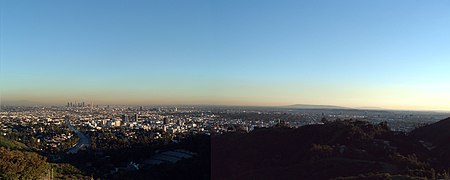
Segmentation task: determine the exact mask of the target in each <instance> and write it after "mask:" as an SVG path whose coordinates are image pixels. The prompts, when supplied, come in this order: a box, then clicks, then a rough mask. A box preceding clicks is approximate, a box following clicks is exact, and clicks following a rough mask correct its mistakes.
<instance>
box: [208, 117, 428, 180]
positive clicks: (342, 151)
mask: <svg viewBox="0 0 450 180" xmlns="http://www.w3.org/2000/svg"><path fill="white" fill-rule="evenodd" d="M211 143H212V146H211V150H212V179H249V178H253V179H332V178H349V179H352V178H353V179H364V178H368V179H370V178H375V179H377V178H378V179H380V178H381V179H389V178H392V177H397V178H412V177H416V178H432V177H433V176H436V175H437V174H436V171H435V170H434V169H433V167H432V164H431V163H430V162H429V159H431V157H430V154H429V151H428V150H427V149H426V148H424V147H423V146H422V145H421V144H420V143H419V142H418V141H416V140H415V139H413V138H411V137H409V136H406V135H405V134H402V133H396V132H392V131H390V130H389V128H388V127H387V125H386V124H384V123H381V124H378V125H372V124H369V123H368V122H363V121H354V120H345V121H336V122H329V123H326V124H324V125H309V126H303V127H300V128H297V129H291V128H286V127H277V128H267V129H266V128H263V129H256V130H255V131H252V132H250V133H248V134H240V133H232V134H225V135H217V136H213V137H212V142H211Z"/></svg>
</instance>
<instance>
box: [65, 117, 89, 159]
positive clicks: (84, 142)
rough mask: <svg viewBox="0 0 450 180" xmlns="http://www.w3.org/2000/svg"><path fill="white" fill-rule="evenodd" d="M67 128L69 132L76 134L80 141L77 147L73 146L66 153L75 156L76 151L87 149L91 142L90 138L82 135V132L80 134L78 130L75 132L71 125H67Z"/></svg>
mask: <svg viewBox="0 0 450 180" xmlns="http://www.w3.org/2000/svg"><path fill="white" fill-rule="evenodd" d="M67 126H68V127H69V129H70V130H71V131H73V132H74V133H75V134H77V136H78V137H79V138H80V140H79V141H78V143H77V145H75V146H74V147H72V148H71V149H69V151H67V154H76V153H78V151H79V150H80V149H82V148H84V147H85V148H88V147H89V146H90V144H91V142H90V141H91V140H90V138H89V137H88V136H87V135H86V134H83V133H82V132H80V131H79V130H77V129H76V128H75V127H73V126H72V125H71V124H69V123H68V125H67Z"/></svg>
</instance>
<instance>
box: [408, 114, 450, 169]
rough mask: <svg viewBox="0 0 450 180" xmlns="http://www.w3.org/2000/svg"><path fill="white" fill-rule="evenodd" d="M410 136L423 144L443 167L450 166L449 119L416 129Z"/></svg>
mask: <svg viewBox="0 0 450 180" xmlns="http://www.w3.org/2000/svg"><path fill="white" fill-rule="evenodd" d="M410 134H411V136H412V137H414V138H416V139H417V140H419V141H421V142H423V143H424V144H425V145H426V146H427V147H428V148H429V149H430V150H431V152H432V153H433V154H434V155H435V156H436V157H437V158H438V159H440V160H442V161H443V162H444V166H450V144H449V140H450V118H447V119H444V120H441V121H438V122H436V123H433V124H430V125H427V126H423V127H420V128H417V129H415V130H414V131H412V132H411V133H410Z"/></svg>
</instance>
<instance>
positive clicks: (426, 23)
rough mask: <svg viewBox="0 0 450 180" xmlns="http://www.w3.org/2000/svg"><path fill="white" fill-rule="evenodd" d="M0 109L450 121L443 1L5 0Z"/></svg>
mask: <svg viewBox="0 0 450 180" xmlns="http://www.w3.org/2000/svg"><path fill="white" fill-rule="evenodd" d="M0 8H1V9H0V10H1V11H0V75H1V76H0V95H1V103H2V104H15V103H16V104H18V103H37V104H56V105H58V104H59V105H64V104H66V102H68V101H86V102H94V103H95V104H124V105H126V104H130V105H131V104H136V105H146V104H216V105H258V106H278V105H290V104H326V105H340V106H347V107H379V108H388V109H407V110H447V111H450V71H449V70H450V33H449V32H450V1H447V0H432V1H423V0H395V1H392V0H376V1H361V0H340V1H335V0H329V1H325V0H324V1H295V0H294V1H284V0H280V1H266V0H246V1H242V0H217V1H206V0H205V1H203V0H200V1H196V0H194V1H184V0H152V1H143V0H142V1H140V0H132V1H122V0H103V1H101V0H99V1H89V0H79V1H59V0H52V1H46V0H40V1H34V0H28V1H27V0H23V1H7V0H4V1H1V4H0Z"/></svg>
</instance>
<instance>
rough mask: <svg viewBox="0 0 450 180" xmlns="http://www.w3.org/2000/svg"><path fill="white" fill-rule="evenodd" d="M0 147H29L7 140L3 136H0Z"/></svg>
mask: <svg viewBox="0 0 450 180" xmlns="http://www.w3.org/2000/svg"><path fill="white" fill-rule="evenodd" d="M0 147H4V148H8V149H21V150H26V149H29V148H28V147H27V146H26V145H25V144H23V143H20V142H17V141H12V140H9V139H7V138H5V137H3V136H0Z"/></svg>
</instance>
